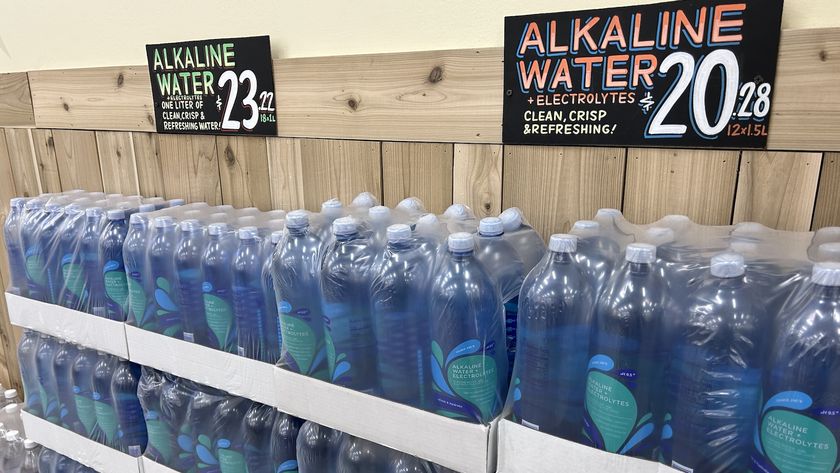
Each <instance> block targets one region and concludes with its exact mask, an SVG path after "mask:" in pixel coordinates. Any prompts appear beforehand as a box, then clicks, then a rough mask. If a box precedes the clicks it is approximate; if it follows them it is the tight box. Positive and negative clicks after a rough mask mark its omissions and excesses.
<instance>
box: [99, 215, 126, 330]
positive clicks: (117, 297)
mask: <svg viewBox="0 0 840 473" xmlns="http://www.w3.org/2000/svg"><path fill="white" fill-rule="evenodd" d="M107 217H108V223H107V224H106V225H105V228H104V229H103V231H102V237H101V238H100V240H99V251H100V255H101V259H102V281H103V283H104V285H105V317H106V318H108V319H110V320H118V321H125V314H126V311H127V310H128V282H127V281H126V275H125V262H124V260H123V242H125V236H126V234H127V233H128V224H127V222H126V217H125V211H124V210H123V209H112V210H109V211H108V213H107Z"/></svg>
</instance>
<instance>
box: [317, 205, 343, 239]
mask: <svg viewBox="0 0 840 473" xmlns="http://www.w3.org/2000/svg"><path fill="white" fill-rule="evenodd" d="M343 216H344V206H343V205H342V204H341V201H340V200H338V199H336V198H332V199H329V200H326V201H324V202H322V203H321V218H322V219H323V221H322V222H321V225H322V226H321V228H320V229H319V233H320V234H321V239H322V240H327V239H329V237H330V236H331V235H332V224H333V222H334V221H336V219H339V218H341V217H343Z"/></svg>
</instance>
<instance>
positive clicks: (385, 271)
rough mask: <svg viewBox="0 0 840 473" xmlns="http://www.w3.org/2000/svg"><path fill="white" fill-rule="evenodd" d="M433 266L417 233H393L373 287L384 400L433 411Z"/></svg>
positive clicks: (400, 227)
mask: <svg viewBox="0 0 840 473" xmlns="http://www.w3.org/2000/svg"><path fill="white" fill-rule="evenodd" d="M430 271H431V261H429V259H428V258H427V257H426V255H425V254H423V252H422V251H421V249H420V245H419V242H418V241H417V240H416V239H415V238H413V236H412V232H411V227H409V226H408V225H405V224H396V225H391V226H389V227H388V246H387V248H386V249H385V251H384V255H383V256H382V263H381V265H380V266H379V268H378V270H377V272H376V274H375V275H374V277H373V280H372V282H371V296H370V299H371V309H372V311H373V319H374V326H375V327H376V341H377V344H376V347H377V363H378V364H377V377H378V379H379V391H380V393H381V395H382V396H383V397H384V398H386V399H390V400H392V401H395V402H399V403H401V404H407V405H410V406H415V407H419V408H425V407H427V406H428V400H429V399H428V394H429V393H428V392H427V389H428V385H429V383H428V379H429V377H430V372H429V311H428V305H427V302H428V296H427V294H428V289H429V279H430V277H431V274H430Z"/></svg>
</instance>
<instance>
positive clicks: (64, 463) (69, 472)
mask: <svg viewBox="0 0 840 473" xmlns="http://www.w3.org/2000/svg"><path fill="white" fill-rule="evenodd" d="M77 464H78V463H77V462H76V461H75V460H73V459H72V458H70V457H65V456H64V455H58V457H57V458H56V460H55V466H53V469H52V473H73V471H74V470H75V469H76V465H77Z"/></svg>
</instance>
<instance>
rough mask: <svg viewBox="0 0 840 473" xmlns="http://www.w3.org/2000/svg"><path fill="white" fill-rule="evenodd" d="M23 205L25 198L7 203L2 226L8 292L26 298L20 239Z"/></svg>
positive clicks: (14, 199) (24, 261)
mask: <svg viewBox="0 0 840 473" xmlns="http://www.w3.org/2000/svg"><path fill="white" fill-rule="evenodd" d="M25 204H26V199H25V198H22V197H16V198H13V199H12V200H11V201H10V202H9V215H8V216H7V217H6V222H5V223H4V226H3V234H4V236H5V238H6V252H7V253H8V256H9V271H10V272H11V284H10V285H9V289H8V291H9V292H11V293H12V294H18V295H21V296H26V260H25V258H24V256H23V251H24V250H23V243H22V242H21V239H20V230H21V223H22V218H23V206H24V205H25Z"/></svg>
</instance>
